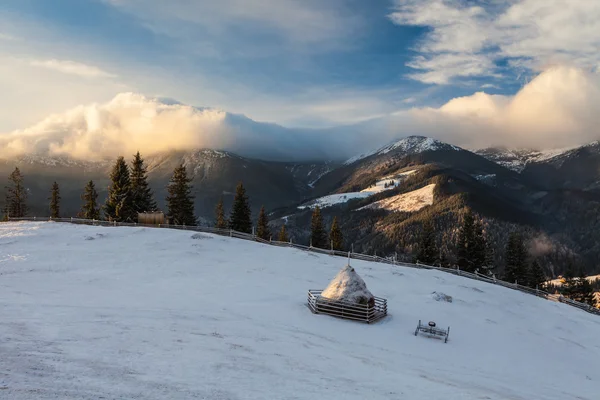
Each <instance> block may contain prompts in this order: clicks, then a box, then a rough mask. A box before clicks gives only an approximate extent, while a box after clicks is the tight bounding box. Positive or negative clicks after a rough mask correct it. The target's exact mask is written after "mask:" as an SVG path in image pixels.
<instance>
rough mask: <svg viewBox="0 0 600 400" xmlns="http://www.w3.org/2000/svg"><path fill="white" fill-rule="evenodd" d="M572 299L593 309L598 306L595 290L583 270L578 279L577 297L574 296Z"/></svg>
mask: <svg viewBox="0 0 600 400" xmlns="http://www.w3.org/2000/svg"><path fill="white" fill-rule="evenodd" d="M572 299H573V300H575V301H578V302H580V303H584V304H587V305H590V306H592V307H595V306H596V299H595V298H594V288H593V287H592V284H591V283H590V281H588V279H587V275H586V274H585V272H584V271H583V269H582V270H581V273H580V274H579V276H578V277H577V279H576V290H575V295H574V296H572Z"/></svg>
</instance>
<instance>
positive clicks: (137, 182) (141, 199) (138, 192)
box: [131, 151, 157, 216]
mask: <svg viewBox="0 0 600 400" xmlns="http://www.w3.org/2000/svg"><path fill="white" fill-rule="evenodd" d="M131 197H132V204H133V210H134V211H135V214H136V216H137V213H143V212H149V211H156V209H157V207H156V201H155V200H154V195H153V194H152V189H150V186H149V185H148V172H147V168H146V165H145V164H144V159H143V158H142V156H141V155H140V152H139V151H138V152H137V153H136V154H135V156H134V157H133V163H132V166H131Z"/></svg>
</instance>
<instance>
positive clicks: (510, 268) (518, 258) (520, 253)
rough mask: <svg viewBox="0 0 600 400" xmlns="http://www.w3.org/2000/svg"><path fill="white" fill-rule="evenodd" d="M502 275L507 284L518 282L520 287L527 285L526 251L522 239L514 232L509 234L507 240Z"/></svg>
mask: <svg viewBox="0 0 600 400" xmlns="http://www.w3.org/2000/svg"><path fill="white" fill-rule="evenodd" d="M504 274H505V280H506V281H508V282H511V283H513V282H518V283H519V284H521V285H526V284H527V277H528V271H527V250H525V244H524V243H523V237H522V236H521V235H520V234H518V233H516V232H513V233H511V234H510V236H509V238H508V243H507V245H506V269H505V271H504Z"/></svg>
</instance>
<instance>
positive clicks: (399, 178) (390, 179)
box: [298, 169, 417, 210]
mask: <svg viewBox="0 0 600 400" xmlns="http://www.w3.org/2000/svg"><path fill="white" fill-rule="evenodd" d="M415 172H417V170H416V169H413V170H410V171H405V172H400V173H397V174H392V175H388V176H384V177H382V178H380V179H379V180H378V181H377V182H375V185H373V186H371V187H368V188H366V189H363V190H361V191H360V192H348V193H336V194H330V195H327V196H323V197H319V198H317V199H315V200H312V201H311V202H310V203H308V204H303V205H301V206H299V207H298V208H299V209H301V210H302V209H305V208H315V207H316V206H319V207H321V208H325V207H331V206H334V205H336V204H341V203H347V202H349V201H350V200H353V199H366V198H367V197H370V196H372V195H374V194H376V193H380V192H383V191H385V190H391V189H394V188H395V187H397V186H398V185H399V184H400V183H401V182H403V181H404V180H406V178H407V177H409V176H410V175H412V174H414V173H415ZM388 184H389V185H388ZM386 185H388V186H387V187H386Z"/></svg>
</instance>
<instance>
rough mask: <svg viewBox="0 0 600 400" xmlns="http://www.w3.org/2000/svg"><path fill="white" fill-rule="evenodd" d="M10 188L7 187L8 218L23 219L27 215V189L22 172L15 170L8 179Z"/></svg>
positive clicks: (6, 211)
mask: <svg viewBox="0 0 600 400" xmlns="http://www.w3.org/2000/svg"><path fill="white" fill-rule="evenodd" d="M8 180H9V186H6V187H5V188H6V210H5V213H6V216H7V217H12V218H23V217H24V216H26V215H27V189H25V186H24V185H23V175H22V174H21V170H19V168H17V167H15V170H14V171H13V172H12V173H11V174H10V176H9V177H8Z"/></svg>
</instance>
